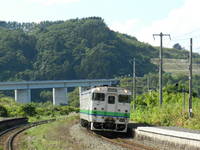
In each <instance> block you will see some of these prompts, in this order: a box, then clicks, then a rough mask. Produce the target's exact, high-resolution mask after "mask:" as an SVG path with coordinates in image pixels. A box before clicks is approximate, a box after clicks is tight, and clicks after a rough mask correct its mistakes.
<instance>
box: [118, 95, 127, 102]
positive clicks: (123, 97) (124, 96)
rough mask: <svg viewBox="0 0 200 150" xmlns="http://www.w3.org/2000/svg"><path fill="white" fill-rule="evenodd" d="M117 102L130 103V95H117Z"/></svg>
mask: <svg viewBox="0 0 200 150" xmlns="http://www.w3.org/2000/svg"><path fill="white" fill-rule="evenodd" d="M119 103H130V95H119Z"/></svg>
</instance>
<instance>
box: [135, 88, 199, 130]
mask: <svg viewBox="0 0 200 150" xmlns="http://www.w3.org/2000/svg"><path fill="white" fill-rule="evenodd" d="M183 95H184V94H183V93H180V92H179V88H178V87H175V86H174V85H168V86H167V87H165V89H164V92H163V104H162V106H160V105H159V97H158V96H159V95H158V92H156V91H154V92H149V93H145V94H143V95H140V96H138V97H137V99H136V106H137V110H136V111H132V113H131V119H132V120H134V121H137V122H142V123H148V124H153V125H161V126H180V127H186V128H192V129H200V125H199V122H200V111H199V106H200V99H199V98H197V97H193V115H194V117H193V118H189V117H188V113H187V111H186V109H187V108H188V101H187V99H188V97H189V96H188V93H185V100H186V102H185V106H184V105H183V104H184V102H183V100H184V97H183Z"/></svg>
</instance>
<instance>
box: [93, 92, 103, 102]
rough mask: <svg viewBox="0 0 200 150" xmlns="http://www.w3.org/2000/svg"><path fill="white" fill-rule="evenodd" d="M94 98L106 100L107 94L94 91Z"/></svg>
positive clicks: (95, 99)
mask: <svg viewBox="0 0 200 150" xmlns="http://www.w3.org/2000/svg"><path fill="white" fill-rule="evenodd" d="M92 99H93V100H94V101H104V100H105V94H104V93H93V94H92Z"/></svg>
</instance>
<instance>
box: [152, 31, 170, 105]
mask: <svg viewBox="0 0 200 150" xmlns="http://www.w3.org/2000/svg"><path fill="white" fill-rule="evenodd" d="M155 36H160V54H159V59H160V60H159V61H160V67H159V100H160V105H162V102H163V99H162V97H163V96H162V95H163V94H162V86H163V85H162V73H163V36H169V38H170V39H171V37H170V34H163V33H162V32H161V33H160V34H153V38H154V39H155Z"/></svg>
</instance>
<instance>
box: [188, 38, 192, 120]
mask: <svg viewBox="0 0 200 150" xmlns="http://www.w3.org/2000/svg"><path fill="white" fill-rule="evenodd" d="M189 72H190V73H189V117H190V118H191V117H192V38H190V55H189Z"/></svg>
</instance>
